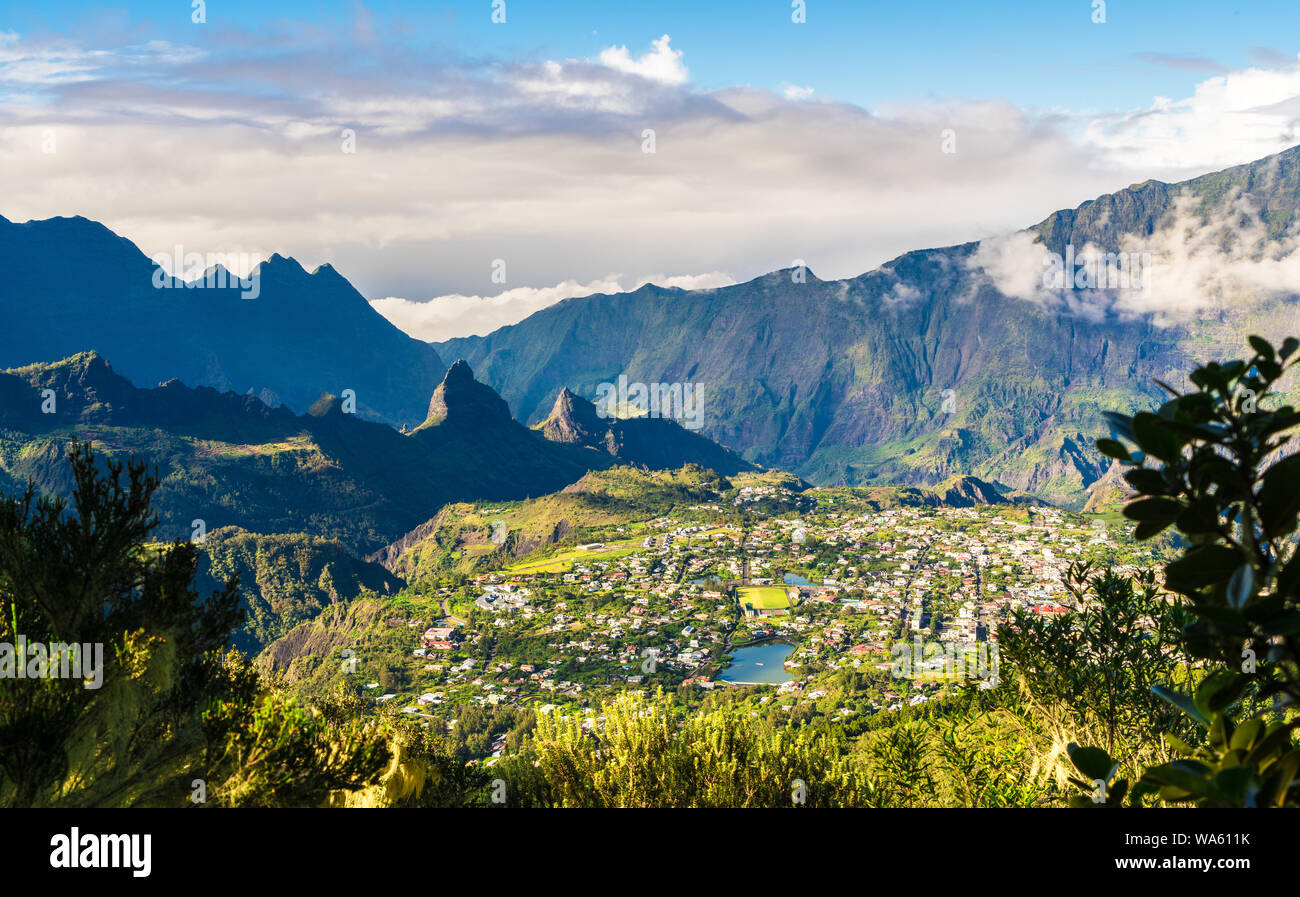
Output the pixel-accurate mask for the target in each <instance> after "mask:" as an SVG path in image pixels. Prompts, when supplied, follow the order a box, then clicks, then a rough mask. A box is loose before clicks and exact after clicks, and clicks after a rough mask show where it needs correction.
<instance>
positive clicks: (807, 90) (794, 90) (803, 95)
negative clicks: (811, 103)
mask: <svg viewBox="0 0 1300 897" xmlns="http://www.w3.org/2000/svg"><path fill="white" fill-rule="evenodd" d="M783 87H784V90H782V93H783V94H784V95H785V98H786V99H787V100H808V99H811V98H812V95H813V92H814V88H812V87H800V86H799V85H798V84H785V85H783Z"/></svg>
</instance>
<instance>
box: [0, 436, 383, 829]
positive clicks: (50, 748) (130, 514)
mask: <svg viewBox="0 0 1300 897" xmlns="http://www.w3.org/2000/svg"><path fill="white" fill-rule="evenodd" d="M68 462H69V464H70V466H71V472H72V488H71V497H70V501H69V500H68V499H65V498H63V497H57V496H46V495H40V496H38V495H37V494H36V491H35V487H34V486H32V485H29V486H28V488H27V490H26V493H25V494H24V495H23V496H22V497H20V498H8V499H4V500H0V610H2V611H3V614H2V616H3V620H0V642H3V643H5V644H7V645H8V646H10V649H11V652H10V654H9V657H10V659H11V662H13V663H15V664H24V662H26V663H25V666H24V672H26V673H27V674H28V676H29V678H13V676H14V675H15V674H16V672H17V669H16V666H14V667H11V668H10V669H8V670H7V671H6V669H5V667H4V665H3V658H4V656H5V655H4V653H3V652H0V672H3V673H4V675H5V676H6V678H4V679H3V680H0V806H12V807H31V806H76V807H86V806H130V805H154V806H178V805H183V804H185V803H188V802H190V801H192V800H193V801H196V802H197V801H200V800H206V799H207V798H208V796H209V795H211V797H212V798H213V803H214V804H219V805H235V804H243V803H260V804H268V803H270V804H285V803H321V802H324V801H325V800H326V799H327V798H328V796H329V794H330V793H331V791H334V790H336V789H346V788H358V787H362V786H364V785H367V784H369V783H371V782H373V781H375V780H377V778H378V776H379V775H380V773H381V772H382V771H383V769H384V766H385V764H386V763H387V762H388V760H389V754H388V751H387V749H386V747H385V743H384V739H383V737H382V734H381V733H380V732H379V731H378V730H377V729H376V728H375V727H374V726H369V727H367V726H365V725H363V724H361V723H359V722H358V723H353V724H344V725H338V724H334V723H331V722H330V721H329V720H328V719H326V718H325V717H324V716H322V715H321V714H320V713H319V712H318V711H315V710H314V709H310V708H304V707H301V706H298V705H297V704H296V703H295V702H293V701H292V700H290V699H288V698H286V697H285V696H283V695H280V694H278V693H276V692H274V691H270V690H268V689H267V688H266V687H265V685H264V684H263V683H262V682H261V681H260V680H259V679H258V677H257V676H256V674H255V673H254V672H253V670H252V669H251V668H250V667H249V666H248V664H247V663H245V662H243V660H242V658H241V657H240V656H239V655H235V654H231V655H227V654H225V653H224V649H225V648H226V646H227V645H228V644H229V642H230V638H231V635H232V633H233V632H234V630H235V627H236V626H238V625H239V623H240V621H241V619H242V614H241V611H240V607H239V592H238V582H237V581H236V580H235V579H233V578H232V579H231V580H229V581H228V582H227V583H226V584H225V586H224V587H223V588H221V589H218V590H216V591H214V592H213V593H212V594H211V595H209V596H207V597H201V596H200V595H198V594H197V592H196V591H195V588H194V574H195V571H196V569H197V564H198V559H199V548H198V547H197V546H196V545H194V544H192V543H188V542H181V541H177V542H174V543H172V544H170V545H165V546H160V545H156V544H150V543H149V542H148V537H149V533H150V532H151V531H152V530H153V528H154V526H155V525H156V523H157V518H156V517H155V515H154V514H153V513H152V511H151V510H150V500H151V498H152V496H153V494H154V491H155V490H156V489H157V487H158V478H157V476H156V475H155V474H151V473H149V472H147V471H146V469H145V466H144V465H143V464H142V463H138V462H136V461H134V460H131V461H129V462H128V463H127V464H126V465H125V468H124V466H123V465H122V464H121V463H118V462H114V461H108V462H107V463H106V464H105V465H103V466H104V470H103V471H102V472H101V470H100V469H99V468H98V467H97V465H96V460H95V456H94V454H93V452H92V450H91V448H90V446H89V445H86V444H79V443H76V442H74V443H73V444H72V446H71V448H70V450H69V452H68ZM124 474H125V476H124ZM20 643H25V647H26V646H30V645H39V646H41V649H40V651H39V652H36V651H35V650H34V649H33V650H31V651H29V650H24V651H23V655H24V656H22V657H19V656H17V651H16V648H17V646H18V645H19V644H20ZM63 645H76V646H78V647H77V649H76V651H75V652H71V651H63V650H62V649H61V648H59V647H58V646H63ZM52 651H53V652H54V653H57V654H58V655H60V657H59V660H60V662H59V663H53V662H47V663H45V664H41V663H38V661H39V660H40V655H44V656H45V657H46V659H47V661H50V660H53V654H52V653H51V652H52ZM29 653H32V654H33V656H32V657H30V658H28V657H27V656H26V655H27V654H29ZM65 659H66V660H67V661H68V662H63V661H64V660H65ZM33 673H36V674H39V675H36V676H32V675H31V674H33ZM249 783H254V784H255V785H256V787H254V788H246V787H244V786H246V785H248V784H249Z"/></svg>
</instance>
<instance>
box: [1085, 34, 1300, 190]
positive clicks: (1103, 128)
mask: <svg viewBox="0 0 1300 897" xmlns="http://www.w3.org/2000/svg"><path fill="white" fill-rule="evenodd" d="M1297 121H1300V59H1292V61H1291V63H1290V64H1289V65H1286V66H1283V67H1281V68H1275V69H1265V68H1249V69H1245V70H1244V71H1236V72H1229V73H1228V74H1225V75H1220V76H1216V77H1213V78H1209V79H1207V80H1205V81H1202V82H1201V83H1200V84H1198V85H1197V86H1196V89H1195V91H1194V92H1193V94H1192V95H1191V96H1189V97H1186V98H1184V99H1181V100H1175V99H1171V98H1169V97H1155V98H1154V99H1153V100H1152V102H1151V105H1150V106H1148V107H1146V108H1143V109H1137V110H1133V111H1130V112H1127V113H1124V114H1120V115H1108V116H1102V117H1098V118H1096V119H1095V120H1093V121H1091V122H1088V123H1087V125H1086V127H1085V129H1084V132H1083V141H1084V143H1085V145H1087V146H1089V147H1092V148H1093V149H1094V150H1095V151H1096V152H1097V153H1098V155H1099V157H1100V159H1101V160H1102V162H1103V163H1104V164H1106V165H1110V166H1115V167H1124V168H1130V169H1138V170H1145V171H1148V172H1151V174H1150V175H1149V176H1152V177H1154V176H1157V173H1158V172H1165V171H1175V172H1177V171H1186V170H1188V169H1198V170H1200V171H1207V170H1212V169H1216V168H1225V167H1228V166H1231V165H1237V164H1240V163H1242V162H1248V161H1251V160H1254V159H1258V158H1261V157H1263V156H1267V155H1270V154H1271V153H1275V152H1278V151H1279V150H1283V149H1286V148H1287V147H1288V146H1292V145H1294V144H1295V143H1296V142H1298V141H1300V136H1297V131H1296V122H1297Z"/></svg>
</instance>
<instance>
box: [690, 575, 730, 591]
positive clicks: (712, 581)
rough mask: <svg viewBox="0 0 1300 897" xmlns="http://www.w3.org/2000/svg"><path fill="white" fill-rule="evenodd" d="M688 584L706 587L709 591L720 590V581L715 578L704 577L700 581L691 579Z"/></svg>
mask: <svg viewBox="0 0 1300 897" xmlns="http://www.w3.org/2000/svg"><path fill="white" fill-rule="evenodd" d="M690 583H691V585H693V586H708V587H709V588H711V589H721V588H722V580H720V579H718V578H717V577H716V576H706V577H703V578H702V579H692V580H691V581H690Z"/></svg>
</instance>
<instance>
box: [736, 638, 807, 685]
mask: <svg viewBox="0 0 1300 897" xmlns="http://www.w3.org/2000/svg"><path fill="white" fill-rule="evenodd" d="M793 651H794V646H793V645H787V644H785V643H784V642H766V643H765V644H762V645H753V646H751V647H748V648H737V649H736V650H735V651H733V652H732V653H731V666H729V667H727V668H726V669H725V670H723V671H722V672H721V673H719V674H718V678H719V679H721V680H722V681H724V682H738V683H745V684H747V685H781V684H783V683H786V682H790V681H792V680H793V679H794V677H793V676H791V675H790V674H789V673H787V672H786V671H785V667H784V666H782V664H783V663H785V659H786V658H787V657H789V656H790V654H791V652H793Z"/></svg>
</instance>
